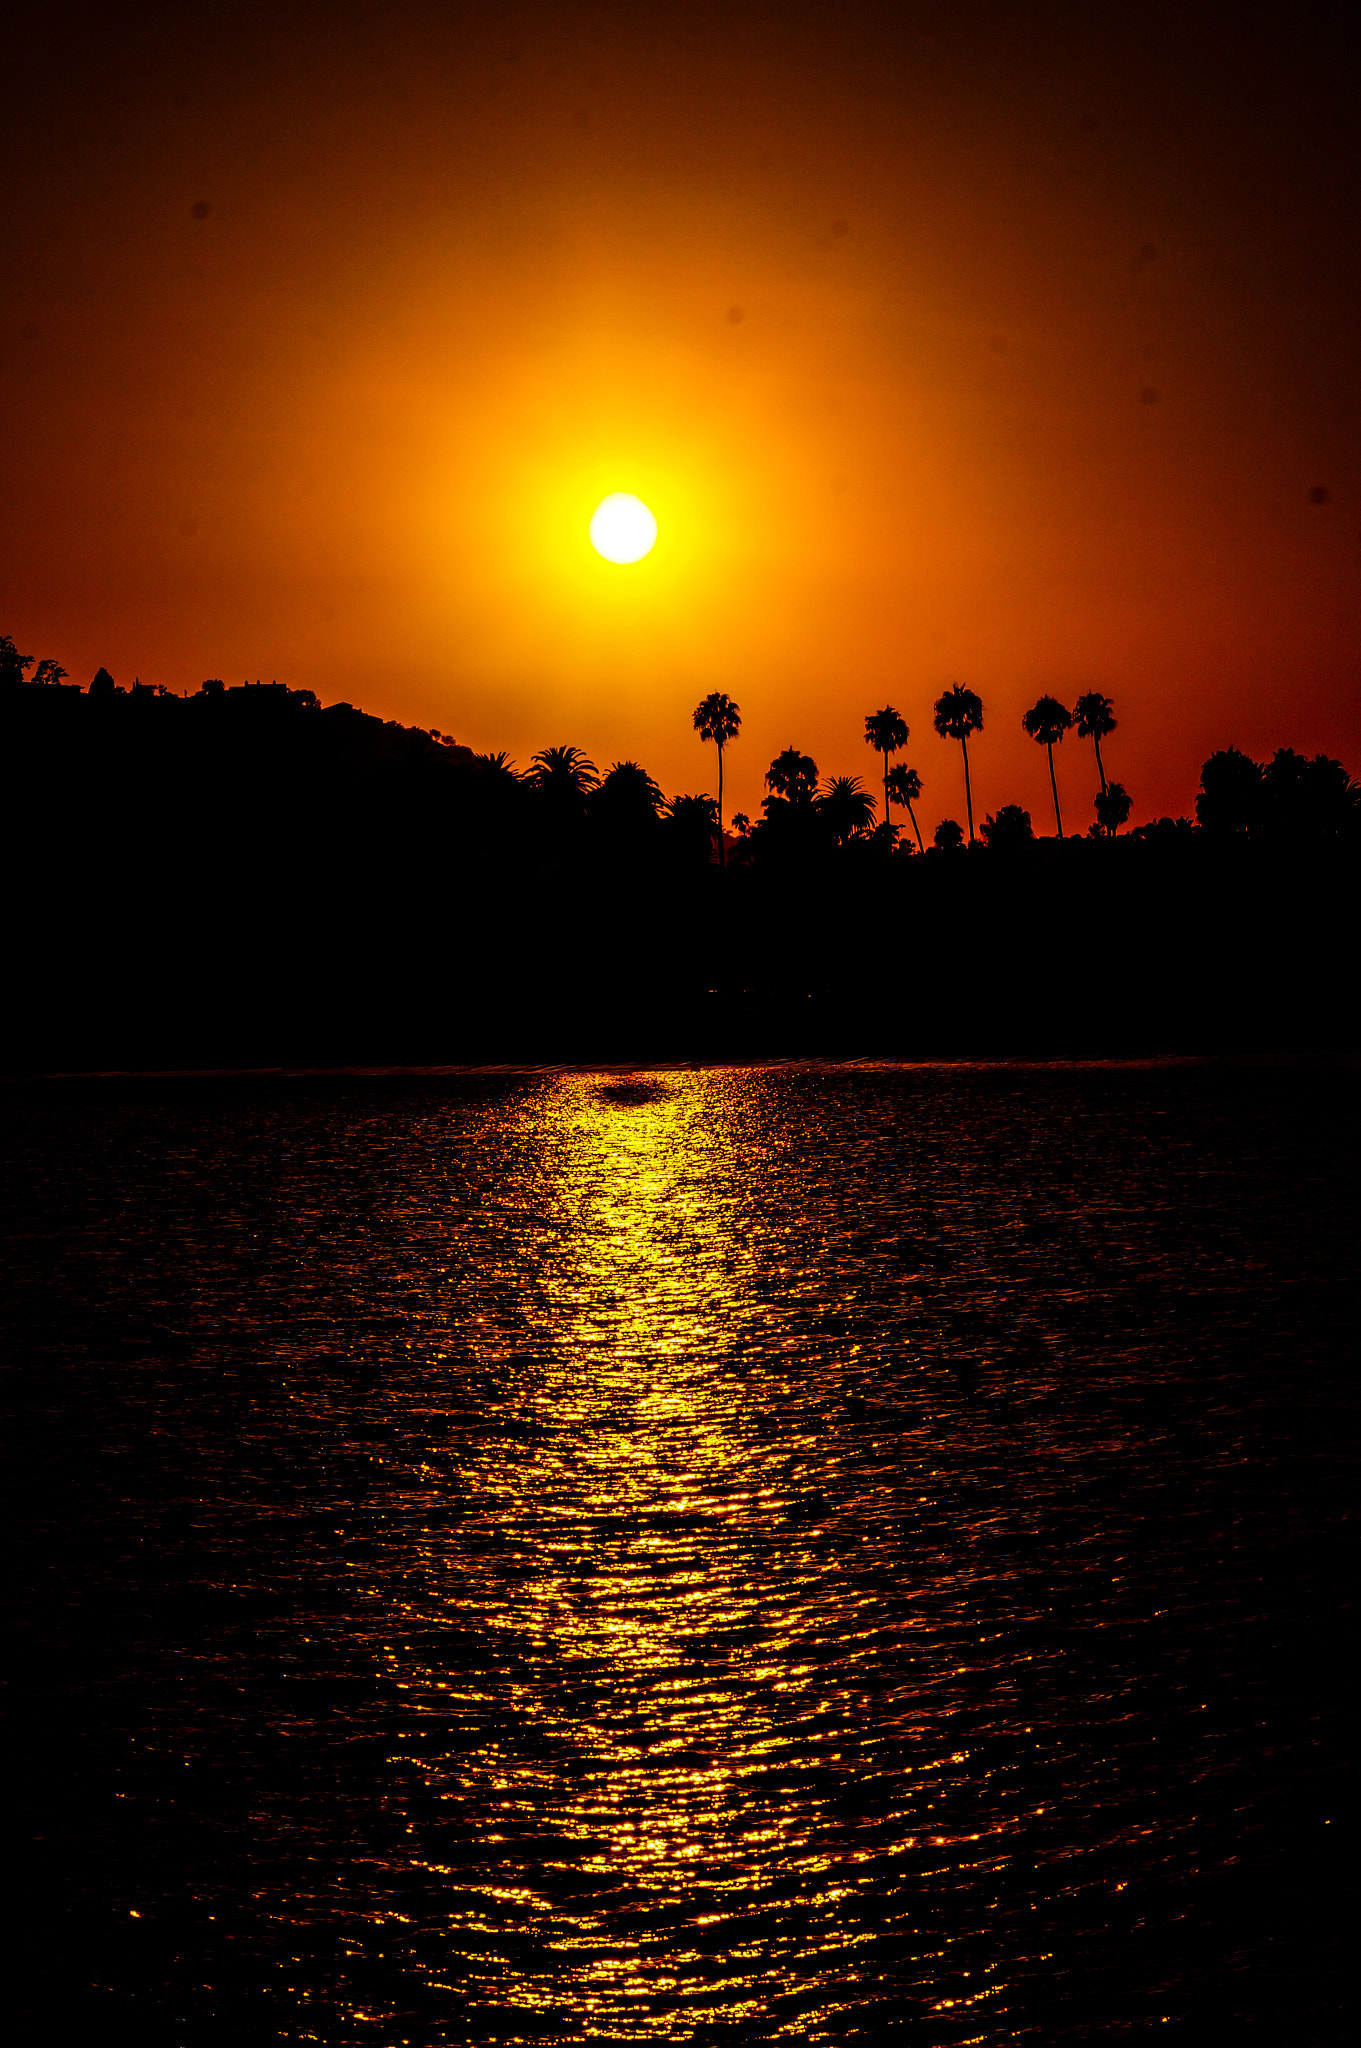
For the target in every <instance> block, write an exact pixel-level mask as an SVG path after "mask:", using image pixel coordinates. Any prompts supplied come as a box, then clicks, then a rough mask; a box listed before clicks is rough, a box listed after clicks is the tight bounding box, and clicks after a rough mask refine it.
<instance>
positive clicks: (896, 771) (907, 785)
mask: <svg viewBox="0 0 1361 2048" xmlns="http://www.w3.org/2000/svg"><path fill="white" fill-rule="evenodd" d="M921 793H922V779H921V777H920V775H918V773H917V771H916V769H915V768H909V767H907V766H906V765H905V764H904V763H903V762H902V761H900V762H899V763H898V765H897V767H896V768H890V770H889V772H888V776H887V779H886V780H885V783H884V795H885V797H892V799H893V801H894V803H895V804H901V805H902V807H903V809H904V810H905V811H906V812H907V815H908V817H909V818H910V819H911V820H912V830H913V831H914V832H915V833H916V835H917V851H918V853H925V851H926V848H925V847H924V846H923V845H922V828H921V826H920V825H919V824H918V823H917V813H916V812H915V811H914V810H913V808H912V806H913V804H914V803H916V801H917V798H918V797H919V796H920V795H921Z"/></svg>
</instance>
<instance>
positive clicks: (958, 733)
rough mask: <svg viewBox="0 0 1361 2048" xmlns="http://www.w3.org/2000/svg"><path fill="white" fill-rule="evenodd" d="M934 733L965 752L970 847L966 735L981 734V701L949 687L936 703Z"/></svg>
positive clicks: (959, 686) (970, 801)
mask: <svg viewBox="0 0 1361 2048" xmlns="http://www.w3.org/2000/svg"><path fill="white" fill-rule="evenodd" d="M935 725H936V731H937V732H938V733H939V734H940V736H941V738H942V739H943V740H958V741H959V744H960V746H961V747H962V748H963V749H964V802H965V805H966V807H967V809H968V813H969V844H970V846H972V845H973V843H974V837H973V791H972V790H971V789H970V787H969V734H970V733H971V732H982V730H983V700H982V698H981V697H979V696H977V695H976V694H975V692H974V691H973V690H966V689H965V688H964V685H963V684H962V683H952V684H951V685H950V687H949V689H948V690H947V691H946V692H945V695H944V696H943V697H938V698H937V699H936V715H935Z"/></svg>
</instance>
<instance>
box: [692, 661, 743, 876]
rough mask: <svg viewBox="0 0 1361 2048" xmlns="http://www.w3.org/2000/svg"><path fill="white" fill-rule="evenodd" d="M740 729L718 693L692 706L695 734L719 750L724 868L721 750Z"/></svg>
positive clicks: (738, 718)
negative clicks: (693, 707)
mask: <svg viewBox="0 0 1361 2048" xmlns="http://www.w3.org/2000/svg"><path fill="white" fill-rule="evenodd" d="M741 730H742V714H741V712H740V711H739V710H738V708H737V706H736V705H735V704H734V703H733V700H732V698H731V697H725V696H724V694H723V692H722V691H721V690H711V691H710V693H709V695H708V696H707V697H705V698H702V699H701V701H700V702H699V703H698V704H697V705H696V706H695V731H696V732H697V733H698V734H699V736H700V738H701V739H702V740H712V741H713V743H714V745H715V746H716V747H717V748H718V864H719V866H720V867H726V866H727V864H728V862H727V855H726V853H725V851H724V846H723V749H724V747H726V746H727V744H728V741H729V740H735V739H736V738H737V735H738V733H739V732H740V731H741Z"/></svg>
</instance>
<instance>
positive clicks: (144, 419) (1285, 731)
mask: <svg viewBox="0 0 1361 2048" xmlns="http://www.w3.org/2000/svg"><path fill="white" fill-rule="evenodd" d="M1097 12H1098V10H1093V9H1091V8H1087V7H1082V8H1079V7H1075V6H1074V7H1063V6H1052V7H1042V6H1036V7H1025V6H1012V7H1001V6H987V7H985V6H974V7H970V6H968V5H961V4H954V5H940V6H935V7H931V8H918V9H913V8H911V7H909V6H896V7H891V6H881V7H873V8H870V7H857V6H854V5H847V6H838V7H835V8H833V7H827V8H797V7H793V6H785V7H770V8H766V9H757V8H744V7H741V6H735V7H728V8H722V9H717V8H715V9H705V8H704V7H702V6H687V7H675V8H667V7H654V8H651V9H643V8H640V7H638V6H636V5H633V6H628V7H623V6H612V5H600V6H594V7H579V8H573V7H557V8H542V7H541V8H537V9H532V8H519V9H517V8H514V7H511V8H509V9H502V10H499V11H498V13H497V15H496V20H495V24H494V25H493V26H491V27H488V26H487V25H486V15H487V10H486V9H485V8H483V7H478V8H473V7H467V8H458V7H450V6H429V7H413V6H404V5H401V4H395V5H390V6H385V7H381V8H380V7H373V6H369V7H358V6H349V7H347V6H344V5H340V6H335V5H331V6H325V7H322V6H316V7H297V6H293V7H289V6H286V5H285V6H282V7H278V6H276V7H271V8H268V9H252V8H250V7H243V8H239V9H233V10H231V11H230V17H229V16H228V11H226V10H218V9H207V8H197V9H196V8H194V7H192V6H190V7H188V8H184V7H181V8H177V9H174V10H171V9H166V10H164V11H161V10H158V9H156V8H154V7H146V8H142V9H138V10H133V11H132V13H133V14H135V21H134V22H133V24H132V25H131V26H129V22H128V21H127V20H123V21H120V22H116V23H113V24H110V23H109V22H108V21H107V20H106V19H105V18H104V16H103V15H102V14H97V15H84V14H82V13H81V12H80V11H78V10H72V9H63V8H61V7H60V6H57V7H53V8H51V9H47V10H44V13H43V18H42V22H41V24H40V25H39V26H38V27H36V28H33V29H32V30H31V31H30V40H29V43H28V45H27V46H26V48H25V49H24V50H22V51H21V52H20V61H19V66H18V70H17V72H16V76H19V77H22V78H23V79H24V80H25V81H26V83H25V86H24V89H23V92H22V95H21V97H22V101H23V118H22V122H21V124H20V128H19V130H18V132H17V133H16V132H14V131H12V134H11V150H10V155H9V160H8V161H7V162H6V164H5V166H4V170H3V177H4V180H5V187H6V193H5V206H4V218H5V222H6V225H5V227H4V230H3V256H4V263H5V277H6V286H5V291H4V294H3V307H2V309H0V368H2V369H3V389H4V397H3V402H2V403H3V411H2V413H0V434H2V435H3V455H4V474H5V477H6V479H7V483H6V488H5V491H4V493H3V509H2V510H0V519H3V528H4V532H3V559H2V562H0V631H8V632H10V633H12V634H13V635H14V636H15V638H16V639H18V640H19V641H20V642H21V644H22V647H23V651H24V652H29V651H32V652H33V653H35V654H38V655H46V654H52V655H54V656H56V657H57V658H58V659H59V660H60V661H61V662H62V663H63V664H64V665H65V666H66V667H67V668H68V669H69V670H70V671H71V673H72V675H73V677H75V678H76V679H78V680H80V681H82V682H84V681H88V679H89V676H90V674H91V673H92V672H93V670H94V668H95V667H96V666H97V665H98V664H100V663H105V664H107V666H108V667H110V668H111V669H112V670H113V672H114V673H115V675H116V676H117V677H118V679H119V681H120V682H121V681H130V680H131V679H132V677H133V675H134V674H138V675H140V676H141V678H142V679H143V680H144V681H150V682H164V683H166V684H168V685H170V686H171V687H173V688H175V689H179V688H182V687H185V686H189V687H193V686H195V685H196V684H197V683H198V682H199V681H200V680H201V679H202V678H203V677H204V676H205V675H221V676H224V677H226V678H227V679H228V680H229V681H239V680H240V679H241V678H242V677H244V676H249V677H251V678H254V677H256V676H261V677H264V678H265V679H268V678H270V677H275V676H277V677H278V678H279V679H280V680H281V681H286V682H289V683H291V684H294V685H297V686H307V687H310V688H313V689H315V690H316V691H317V692H318V693H319V694H320V695H321V697H322V699H323V701H325V702H330V701H333V700H334V699H336V698H348V699H350V700H351V701H353V702H355V703H358V704H361V705H363V706H364V707H365V708H366V709H368V710H372V711H377V712H380V713H382V714H383V715H385V716H392V717H399V718H402V719H404V720H407V721H412V722H417V723H421V724H427V725H433V726H436V727H438V728H440V729H441V730H443V731H446V732H450V733H452V734H453V735H454V736H455V737H456V738H458V739H460V740H464V741H466V742H468V743H469V744H471V745H473V746H475V747H478V748H488V747H506V748H508V749H509V750H510V752H511V753H512V754H513V755H515V756H516V757H517V758H518V759H519V760H520V761H521V762H522V763H523V762H524V761H525V760H527V758H528V756H529V755H530V754H531V753H533V752H534V751H535V750H536V749H537V748H539V747H542V746H546V745H550V744H555V743H556V744H561V743H565V742H570V743H574V744H577V745H580V746H583V747H585V748H586V749H587V750H588V752H590V753H591V754H592V755H593V756H594V757H595V758H596V759H597V760H598V761H599V762H600V763H601V764H602V765H603V764H605V763H608V762H609V761H611V760H614V759H616V758H619V757H621V756H634V757H637V758H639V759H641V760H642V761H643V762H644V763H645V764H646V765H647V766H648V767H649V768H650V769H651V770H652V771H653V773H654V774H656V775H657V777H658V779H659V780H660V781H661V782H662V783H663V785H664V787H666V788H667V789H668V790H690V789H698V788H704V787H712V753H711V751H706V750H703V749H701V747H700V745H699V743H698V741H697V740H696V739H695V738H694V737H693V735H692V733H691V730H690V713H691V710H692V708H693V706H694V704H695V702H696V701H697V699H698V698H699V697H700V696H701V695H703V694H704V693H705V692H707V691H709V690H711V689H716V688H717V689H725V690H727V691H728V692H729V693H730V694H731V695H732V696H734V697H736V698H737V700H738V701H739V703H740V704H741V707H742V711H743V716H744V730H743V734H742V737H741V739H740V740H739V741H738V743H737V744H736V745H735V747H734V748H733V750H732V753H731V755H730V768H729V774H728V794H729V802H730V807H734V806H736V807H741V806H745V807H746V808H747V809H748V810H753V811H754V810H755V809H756V807H757V804H758V802H759V798H760V794H761V789H760V781H761V775H762V773H763V771H764V769H765V767H766V765H767V764H768V762H769V761H770V759H771V757H772V755H773V754H774V753H775V752H777V751H778V750H779V749H780V748H782V747H784V746H786V745H788V744H790V743H794V744H796V745H798V746H800V747H801V748H803V749H805V750H806V751H808V752H811V753H812V754H813V755H814V756H815V757H816V759H817V760H818V762H819V764H820V765H821V767H822V768H823V770H824V772H836V773H847V772H850V773H859V774H862V775H865V776H866V778H867V779H869V780H870V781H871V782H872V781H873V777H874V774H875V770H876V766H877V764H876V762H875V759H874V757H873V756H872V755H871V754H870V753H869V751H868V749H867V748H866V747H865V746H864V744H863V740H862V738H861V731H862V724H863V719H864V715H865V713H866V712H867V711H869V710H872V709H874V708H876V707H877V706H879V705H881V704H883V703H884V702H886V701H891V702H893V703H894V704H896V705H897V706H898V707H899V709H900V710H901V711H902V712H903V713H904V715H905V716H906V717H907V719H908V721H909V723H910V724H911V726H912V728H913V738H912V741H911V743H910V745H909V748H908V751H907V755H906V758H907V759H908V760H909V761H911V762H912V763H914V765H916V766H917V768H918V770H919V772H920V773H921V776H922V779H923V782H924V784H925V786H926V795H925V800H924V803H923V807H922V816H923V823H924V825H926V826H927V828H928V829H929V828H930V826H931V825H933V824H934V822H935V821H936V819H938V818H939V817H941V816H943V815H947V814H949V815H955V816H962V814H963V812H962V787H961V778H960V772H959V764H958V750H957V749H956V748H952V747H950V746H947V745H946V744H945V743H943V742H941V741H939V740H938V739H936V738H935V736H934V734H933V733H932V732H931V729H930V706H931V703H932V701H933V700H934V698H935V697H936V696H937V695H938V694H939V692H940V690H941V689H942V688H943V687H944V686H945V684H946V683H948V682H950V681H952V680H954V679H956V678H958V679H959V680H961V681H963V682H966V683H968V684H969V685H970V686H971V687H972V688H974V689H976V690H977V691H978V692H979V693H980V695H981V696H982V697H983V700H984V703H985V707H986V721H987V722H986V726H985V730H984V733H983V734H982V736H981V737H980V738H979V740H978V741H977V742H976V745H975V748H974V752H973V761H974V772H975V792H976V801H977V805H978V809H979V813H980V815H981V814H982V812H984V811H986V810H990V809H993V808H995V807H996V806H997V805H998V804H999V803H1003V802H1007V801H1011V800H1018V801H1020V802H1022V803H1024V804H1026V805H1027V806H1028V807H1029V808H1030V809H1031V810H1032V812H1033V813H1034V816H1035V821H1036V825H1037V828H1038V829H1045V824H1046V817H1047V807H1048V785H1047V778H1046V771H1045V765H1044V755H1043V751H1042V750H1041V749H1039V748H1037V747H1036V746H1034V745H1033V744H1032V742H1030V741H1029V740H1028V739H1027V738H1026V737H1025V735H1024V734H1023V733H1022V732H1021V730H1020V722H1019V721H1020V714H1021V712H1022V710H1023V709H1024V708H1025V707H1026V706H1027V705H1028V704H1029V703H1031V702H1032V701H1033V700H1034V698H1035V697H1036V696H1037V695H1038V694H1040V692H1041V691H1044V690H1049V691H1053V692H1055V693H1056V694H1058V695H1060V696H1063V697H1067V698H1068V699H1069V700H1070V701H1071V698H1072V696H1073V695H1074V694H1075V693H1076V692H1077V691H1078V690H1079V689H1080V688H1084V687H1095V688H1099V689H1102V690H1105V691H1107V692H1109V693H1110V694H1111V695H1112V696H1113V697H1114V699H1115V701H1116V710H1117V714H1118V716H1119V719H1120V727H1119V731H1118V732H1117V734H1116V735H1115V736H1114V737H1113V739H1112V740H1111V742H1110V743H1109V747H1108V750H1107V765H1108V769H1109V771H1110V772H1111V773H1112V774H1113V775H1117V776H1118V777H1119V778H1120V779H1121V780H1123V781H1124V782H1125V783H1126V784H1127V785H1128V786H1129V788H1130V789H1131V791H1132V793H1133V795H1134V798H1135V813H1134V816H1135V820H1136V821H1138V820H1139V819H1141V818H1144V817H1147V816H1151V815H1157V814H1159V813H1161V812H1165V811H1173V812H1176V811H1182V810H1186V809H1188V808H1189V807H1190V803H1191V800H1192V796H1193V793H1194V788H1195V781H1196V771H1197V768H1198V765H1199V762H1200V761H1201V759H1202V758H1203V757H1204V755H1205V754H1206V753H1207V752H1208V751H1209V750H1210V749H1211V748H1213V747H1216V746H1222V745H1225V744H1228V743H1229V742H1230V741H1232V742H1236V743H1237V744H1239V745H1241V746H1243V747H1245V748H1247V749H1249V750H1250V751H1253V752H1256V753H1258V754H1263V753H1266V752H1269V751H1270V749H1272V748H1273V747H1276V746H1279V745H1285V744H1293V745H1297V746H1300V747H1303V748H1305V749H1307V750H1310V751H1313V750H1315V749H1318V748H1326V749H1327V750H1328V751H1329V752H1333V753H1338V754H1340V755H1341V756H1342V758H1343V759H1344V760H1346V761H1347V763H1348V765H1349V767H1351V769H1352V770H1353V772H1361V710H1359V708H1358V702H1359V695H1361V693H1358V688H1357V684H1358V675H1359V673H1361V658H1359V656H1358V644H1359V642H1358V625H1361V460H1359V459H1358V458H1359V457H1361V432H1359V431H1358V392H1359V391H1361V377H1359V376H1358V370H1359V369H1361V365H1358V362H1357V354H1358V349H1357V336H1358V322H1357V312H1358V303H1357V300H1358V293H1357V286H1356V281H1355V235H1356V227H1355V222H1356V219H1357V215H1358V208H1357V199H1358V196H1359V195H1358V190H1357V186H1358V180H1357V175H1356V172H1357V160H1356V145H1355V140H1354V130H1355V123H1354V119H1353V116H1352V110H1351V108H1350V106H1349V103H1348V87H1347V78H1348V76H1349V70H1348V66H1347V64H1346V63H1345V61H1344V55H1343V50H1344V46H1343V44H1342V42H1341V40H1340V30H1341V24H1342V22H1343V21H1344V17H1343V16H1342V15H1341V14H1340V13H1339V14H1338V16H1337V17H1336V19H1337V22H1338V25H1339V26H1338V33H1337V34H1336V35H1335V34H1334V30H1333V28H1332V26H1331V25H1330V24H1331V23H1332V21H1333V17H1332V16H1331V15H1329V14H1325V13H1323V12H1310V11H1309V10H1305V11H1304V12H1302V13H1294V14H1292V17H1291V21H1290V23H1289V24H1286V23H1285V21H1284V14H1283V10H1272V11H1271V12H1272V14H1273V15H1274V16H1275V19H1273V20H1270V21H1268V20H1267V18H1266V16H1265V15H1263V16H1257V15H1253V14H1251V13H1250V12H1246V11H1244V12H1241V13H1240V14H1239V16H1238V18H1237V20H1236V22H1235V23H1234V24H1233V26H1232V30H1231V31H1230V29H1229V28H1223V29H1220V28H1217V27H1216V26H1215V21H1216V18H1217V16H1216V13H1212V12H1210V11H1208V10H1207V11H1204V12H1203V13H1201V14H1200V15H1197V14H1196V12H1195V10H1194V9H1192V10H1190V11H1189V12H1188V10H1187V9H1185V8H1177V9H1172V8H1168V9H1165V10H1161V11H1160V10H1159V9H1157V8H1152V9H1148V8H1142V9H1140V10H1138V11H1137V12H1136V11H1135V10H1131V11H1130V13H1129V15H1128V18H1127V19H1115V18H1113V17H1112V18H1111V19H1107V18H1106V15H1107V14H1108V13H1109V10H1104V11H1101V12H1102V14H1103V18H1102V20H1101V22H1100V23H1098V22H1097V21H1096V20H1095V15H1096V13H1097ZM1218 12H1219V13H1221V14H1222V13H1224V11H1223V10H1219V11H1218ZM196 205H200V206H201V205H207V206H208V207H209V208H210V211H209V212H208V213H207V215H206V217H203V218H198V217H196V216H195V214H194V211H193V209H194V208H195V206H196ZM1317 487H1323V488H1324V489H1326V490H1327V492H1328V493H1329V496H1328V500H1327V502H1326V503H1323V504H1315V503H1312V502H1311V500H1310V492H1311V490H1314V489H1316V488H1317ZM608 490H630V491H636V492H637V493H639V494H640V495H641V496H642V497H644V498H645V499H646V500H647V501H648V502H649V504H651V505H652V507H653V509H654V511H655V512H656V514H657V517H658V520H659V522H660V528H661V537H660V539H659V542H658V546H657V548H656V550H655V553H654V554H653V555H652V556H651V557H649V559H648V560H647V562H645V563H643V564H641V565H639V566H638V567H635V568H632V569H619V568H615V567H611V566H607V565H606V564H603V563H601V562H600V561H598V560H597V558H595V557H594V556H593V555H592V554H591V552H590V549H589V545H588V543H587V541H586V537H585V529H586V523H587V520H588V519H589V516H590V513H591V511H592V509H593V507H594V505H595V503H596V501H597V500H598V499H599V498H600V497H601V496H602V495H603V494H604V493H605V492H606V491H608ZM1059 766H1060V786H1061V793H1062V794H1063V795H1064V797H1065V801H1066V807H1067V816H1066V818H1065V822H1066V823H1067V824H1068V825H1069V828H1070V829H1073V828H1074V827H1077V828H1081V827H1083V826H1085V824H1086V823H1087V822H1088V820H1089V818H1090V815H1091V813H1090V801H1091V795H1092V791H1093V788H1094V786H1095V777H1094V769H1093V767H1092V764H1091V761H1090V750H1089V749H1087V748H1086V747H1084V746H1082V745H1081V744H1080V743H1078V742H1076V741H1074V740H1071V739H1070V740H1069V741H1068V742H1067V743H1066V744H1065V746H1064V748H1063V749H1062V753H1061V756H1060V764H1059Z"/></svg>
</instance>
